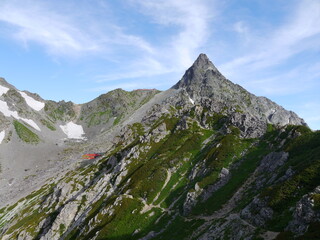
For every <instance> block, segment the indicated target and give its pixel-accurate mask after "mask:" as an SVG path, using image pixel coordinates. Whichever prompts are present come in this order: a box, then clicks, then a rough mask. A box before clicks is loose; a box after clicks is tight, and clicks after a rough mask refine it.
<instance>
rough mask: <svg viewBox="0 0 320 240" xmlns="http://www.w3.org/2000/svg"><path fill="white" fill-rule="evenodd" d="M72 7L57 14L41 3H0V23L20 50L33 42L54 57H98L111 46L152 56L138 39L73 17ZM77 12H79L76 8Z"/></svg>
mask: <svg viewBox="0 0 320 240" xmlns="http://www.w3.org/2000/svg"><path fill="white" fill-rule="evenodd" d="M69 7H70V6H69ZM76 7H77V6H76V5H75V6H73V7H71V8H70V9H68V10H66V12H61V9H58V7H56V6H55V5H53V4H51V5H49V4H48V3H45V2H39V1H37V2H35V1H31V0H25V1H19V0H10V1H8V0H4V1H2V2H1V3H0V21H2V22H5V23H7V24H8V25H10V26H13V27H14V28H13V29H11V33H12V35H13V37H14V38H15V39H17V40H18V41H19V42H21V43H23V44H24V46H26V47H27V46H28V44H29V43H30V42H35V43H38V44H41V45H42V46H44V47H45V48H46V49H47V51H48V52H49V53H50V54H52V55H56V56H65V55H68V56H78V55H81V54H84V53H98V54H101V53H102V52H104V53H105V52H107V51H109V52H110V51H112V49H113V48H114V47H115V45H118V46H119V45H120V46H129V47H132V46H133V47H135V48H137V49H140V50H143V51H147V52H152V47H151V46H150V44H148V43H147V42H146V41H144V40H143V39H142V38H140V37H138V36H134V35H130V34H125V33H123V32H122V29H121V28H119V27H117V26H116V25H113V24H112V23H107V21H99V19H98V18H95V16H94V13H92V15H88V14H81V13H78V14H76V13H75V12H74V8H76ZM77 11H81V10H79V9H78V8H77ZM106 14H107V13H106ZM104 20H106V19H104Z"/></svg>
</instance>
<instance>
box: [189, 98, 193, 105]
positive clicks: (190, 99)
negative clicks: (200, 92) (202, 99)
mask: <svg viewBox="0 0 320 240" xmlns="http://www.w3.org/2000/svg"><path fill="white" fill-rule="evenodd" d="M189 101H190V102H191V103H192V104H193V105H194V101H193V100H192V98H191V97H190V96H189Z"/></svg>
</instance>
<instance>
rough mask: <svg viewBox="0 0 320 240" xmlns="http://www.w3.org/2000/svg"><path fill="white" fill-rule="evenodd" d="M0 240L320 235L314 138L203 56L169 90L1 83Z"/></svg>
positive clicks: (319, 165)
mask: <svg viewBox="0 0 320 240" xmlns="http://www.w3.org/2000/svg"><path fill="white" fill-rule="evenodd" d="M0 164H1V165H0V166H1V168H0V208H1V209H0V237H1V239H10V240H11V239H21V240H22V239H39V240H45V239H47V240H52V239H111V240H120V239H141V240H147V239H164V240H167V239H190V240H191V239H202V240H206V239H239V240H240V239H320V132H319V131H311V130H310V129H309V128H308V126H307V125H306V123H305V122H304V120H303V119H301V118H300V117H299V116H297V115H296V114H295V113H293V112H291V111H287V110H285V109H284V108H282V107H281V106H279V105H277V104H276V103H274V102H272V101H271V100H269V99H267V98H265V97H257V96H255V95H253V94H251V93H249V92H248V91H246V90H245V89H244V88H242V87H241V86H239V85H237V84H234V83H232V82H231V81H229V80H228V79H226V78H225V77H224V76H223V75H222V74H221V73H220V72H219V70H218V69H217V68H216V67H215V66H214V65H213V64H212V62H211V61H210V60H209V59H208V58H207V56H206V55H205V54H200V56H199V57H198V59H197V60H196V61H195V62H194V64H193V65H192V66H191V67H190V68H189V69H188V70H187V71H186V73H185V74H184V76H183V77H182V78H181V80H180V81H179V82H178V83H177V84H175V85H174V86H173V87H172V88H170V89H168V90H167V91H163V92H160V91H157V90H154V89H140V90H135V91H131V92H127V91H124V90H122V89H116V90H114V91H111V92H108V93H106V94H103V95H101V96H99V97H98V98H96V99H94V100H93V101H91V102H89V103H85V104H74V103H72V102H64V101H61V102H54V101H48V100H44V99H42V98H41V97H40V96H39V95H37V94H33V93H30V92H27V91H20V90H18V89H16V88H15V87H14V86H12V85H10V84H9V83H7V82H6V81H5V80H4V79H0Z"/></svg>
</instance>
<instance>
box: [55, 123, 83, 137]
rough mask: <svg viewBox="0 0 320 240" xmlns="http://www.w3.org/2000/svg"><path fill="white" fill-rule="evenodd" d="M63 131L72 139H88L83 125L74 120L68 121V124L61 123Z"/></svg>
mask: <svg viewBox="0 0 320 240" xmlns="http://www.w3.org/2000/svg"><path fill="white" fill-rule="evenodd" d="M60 128H61V129H62V131H63V132H64V133H65V134H66V135H67V137H68V138H72V139H83V140H84V139H86V137H84V136H83V135H84V134H85V132H84V131H83V128H82V126H81V125H77V124H75V123H73V122H68V123H67V124H66V125H60Z"/></svg>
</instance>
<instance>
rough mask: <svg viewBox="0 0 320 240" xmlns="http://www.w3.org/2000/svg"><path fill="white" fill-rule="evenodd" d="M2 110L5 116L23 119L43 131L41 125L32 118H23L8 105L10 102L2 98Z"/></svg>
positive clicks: (0, 103) (0, 110)
mask: <svg viewBox="0 0 320 240" xmlns="http://www.w3.org/2000/svg"><path fill="white" fill-rule="evenodd" d="M0 112H2V113H3V114H4V116H6V117H13V118H15V119H17V120H22V121H24V122H26V123H28V124H29V125H30V126H31V127H33V128H34V129H36V130H38V131H39V132H41V129H40V128H39V126H38V125H37V124H36V123H35V122H34V121H33V120H31V119H26V118H22V117H20V116H19V115H18V112H16V111H11V110H10V109H9V107H8V104H7V103H6V102H4V101H2V100H0Z"/></svg>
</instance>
